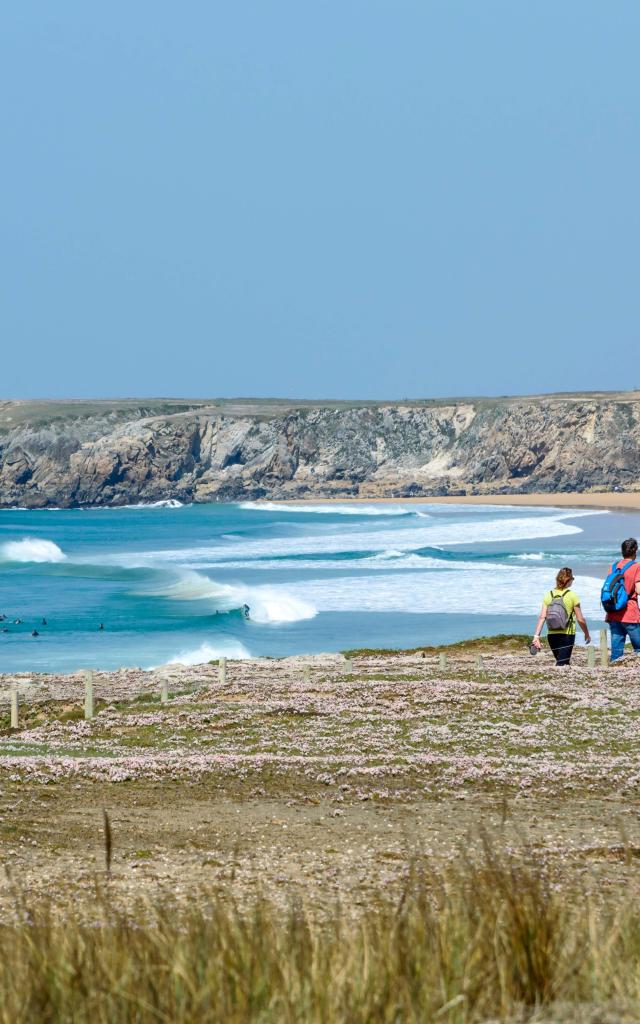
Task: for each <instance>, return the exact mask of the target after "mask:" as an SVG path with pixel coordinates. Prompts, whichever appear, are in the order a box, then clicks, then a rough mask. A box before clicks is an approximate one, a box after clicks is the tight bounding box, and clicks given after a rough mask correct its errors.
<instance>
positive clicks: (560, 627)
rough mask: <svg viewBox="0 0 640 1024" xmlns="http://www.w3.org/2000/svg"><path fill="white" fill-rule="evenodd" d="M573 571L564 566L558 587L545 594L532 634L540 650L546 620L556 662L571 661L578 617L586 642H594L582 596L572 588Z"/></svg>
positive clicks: (563, 663) (560, 573)
mask: <svg viewBox="0 0 640 1024" xmlns="http://www.w3.org/2000/svg"><path fill="white" fill-rule="evenodd" d="M572 583H573V573H572V571H571V569H569V568H567V567H566V566H565V568H564V569H561V570H560V572H559V573H558V575H557V576H556V586H555V590H550V591H549V592H548V593H546V594H545V595H544V598H543V600H542V608H541V610H540V618H539V619H538V624H537V625H536V631H535V633H534V635H533V646H534V647H536V648H537V649H538V650H540V646H541V645H540V632H541V630H542V627H543V626H544V624H545V622H546V623H547V640H548V641H549V647H550V648H551V650H552V651H553V655H554V657H555V659H556V665H568V664H569V663H570V661H571V654H572V652H573V645H574V644H575V642H576V620H577V622H578V625H579V626H580V629H581V630H582V632H583V633H584V639H585V643H587V644H588V643H591V636H590V635H589V627H588V626H587V621H586V619H585V617H584V615H583V614H582V609H581V607H580V598H579V597H578V595H577V594H576V593H575V591H574V590H571V584H572Z"/></svg>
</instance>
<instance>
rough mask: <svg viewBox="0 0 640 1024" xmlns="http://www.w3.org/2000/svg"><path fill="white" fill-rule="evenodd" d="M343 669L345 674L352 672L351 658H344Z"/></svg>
mask: <svg viewBox="0 0 640 1024" xmlns="http://www.w3.org/2000/svg"><path fill="white" fill-rule="evenodd" d="M344 671H345V673H346V675H348V676H350V675H352V673H353V662H352V660H351V658H345V659H344Z"/></svg>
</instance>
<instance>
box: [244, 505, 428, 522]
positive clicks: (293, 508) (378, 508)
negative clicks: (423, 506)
mask: <svg viewBox="0 0 640 1024" xmlns="http://www.w3.org/2000/svg"><path fill="white" fill-rule="evenodd" d="M240 508H243V509H247V510H250V511H252V512H294V513H296V515H300V513H304V512H308V513H312V514H313V515H326V516H413V515H419V516H420V517H421V518H423V519H424V518H428V514H427V513H426V512H416V511H415V510H414V509H410V508H405V507H404V506H403V505H383V504H380V505H358V504H356V503H354V504H353V505H334V504H333V503H332V502H327V504H326V505H324V504H323V505H289V504H282V505H281V504H279V503H278V502H275V501H243V502H242V504H241V505H240Z"/></svg>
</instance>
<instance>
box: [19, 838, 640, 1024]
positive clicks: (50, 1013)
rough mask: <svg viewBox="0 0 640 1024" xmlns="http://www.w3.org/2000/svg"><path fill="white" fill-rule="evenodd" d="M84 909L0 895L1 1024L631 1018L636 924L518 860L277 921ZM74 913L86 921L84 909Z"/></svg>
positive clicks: (639, 983) (214, 913) (621, 903)
mask: <svg viewBox="0 0 640 1024" xmlns="http://www.w3.org/2000/svg"><path fill="white" fill-rule="evenodd" d="M111 884H112V883H111V882H110V881H109V880H108V879H104V880H102V881H101V882H100V883H99V884H97V890H96V897H95V902H93V903H92V905H91V907H90V908H89V904H87V906H86V907H83V906H82V905H77V906H76V907H75V909H74V910H73V911H70V912H69V913H65V916H64V918H62V917H61V916H60V913H59V910H57V909H55V908H54V907H53V905H51V904H47V903H46V902H37V903H33V902H25V901H23V900H22V899H21V898H20V895H19V893H16V914H15V919H14V920H13V921H11V922H6V921H5V922H4V923H3V924H2V925H0V985H1V991H2V999H1V1001H0V1024H23V1022H24V1024H27V1022H29V1024H39V1022H41V1021H47V1022H49V1021H70V1022H71V1021H73V1022H74V1024H75V1022H78V1024H85V1022H86V1024H124V1022H127V1024H129V1022H136V1024H147V1022H152V1021H163V1022H167V1024H168V1022H180V1024H181V1022H204V1021H216V1022H217V1021H220V1022H225V1024H226V1022H228V1024H241V1022H248V1021H251V1022H260V1024H271V1022H280V1021H282V1022H287V1024H333V1022H344V1024H347V1022H349V1024H371V1022H377V1021H380V1022H385V1024H387V1022H388V1024H400V1022H405V1021H406V1022H415V1024H418V1022H420V1024H423V1022H429V1021H434V1022H435V1021H445V1022H450V1024H453V1022H455V1024H466V1022H476V1021H488V1020H512V1021H515V1020H518V1021H520V1020H537V1021H594V1022H595V1021H600V1022H602V1021H609V1020H611V1021H614V1020H615V1021H622V1020H635V1019H638V1016H640V917H639V915H638V909H639V908H637V907H635V906H633V905H630V904H629V902H628V901H626V900H625V899H624V895H623V894H622V893H620V891H619V890H618V891H617V894H616V895H611V896H606V897H604V896H601V895H599V894H597V895H596V898H591V897H588V896H586V895H585V894H584V893H583V892H581V890H580V889H579V888H578V887H576V886H573V885H571V886H568V885H567V883H566V882H565V883H558V882H557V881H554V880H553V878H552V877H551V875H550V874H549V872H548V871H547V870H546V869H545V868H544V867H543V866H542V865H541V864H539V863H537V862H536V860H535V859H534V858H533V857H530V856H525V857H515V856H511V855H508V854H499V853H497V852H496V850H495V849H494V848H492V847H491V846H489V845H488V844H487V845H486V846H485V855H484V857H483V858H482V859H481V861H480V862H471V861H469V860H466V859H464V858H461V859H459V860H458V861H456V862H455V863H453V864H452V865H450V866H449V867H448V868H447V869H446V870H444V871H438V870H436V869H434V868H432V867H430V866H429V865H426V866H425V865H424V864H420V863H415V864H414V865H412V867H411V869H410V870H409V873H408V875H407V879H406V883H405V884H404V888H403V891H402V893H401V896H400V898H399V899H395V900H390V899H388V898H387V897H386V896H385V894H384V892H380V893H378V894H377V895H376V896H375V898H373V899H370V898H367V900H366V903H365V905H364V907H346V906H342V907H341V906H339V905H338V904H337V903H336V904H335V905H332V906H330V907H328V908H326V907H325V909H324V911H323V912H322V913H320V914H319V913H318V912H317V910H314V911H313V912H312V911H311V910H310V909H309V908H308V907H306V906H305V905H304V903H303V902H301V901H300V902H297V901H295V900H293V901H291V902H290V903H289V905H288V907H287V908H286V909H285V910H283V909H282V908H281V907H280V906H277V905H276V904H275V903H273V902H272V901H271V900H269V899H268V898H266V897H265V896H264V895H260V894H256V896H255V899H253V900H252V901H251V903H250V904H249V905H248V906H247V905H246V904H243V905H242V906H240V905H239V904H237V903H236V902H234V898H233V894H232V892H219V893H217V894H216V893H211V892H210V893H207V892H206V891H204V890H203V891H202V892H201V893H200V894H199V896H198V898H197V899H194V900H193V901H192V902H191V903H190V904H189V905H188V906H186V907H182V908H181V909H177V908H176V907H174V906H170V905H162V904H157V905H152V904H149V903H145V904H140V905H138V906H137V907H136V908H135V912H127V913H124V912H122V911H116V910H114V909H113V907H112V906H111V905H110V895H109V894H110V886H111ZM89 909H90V912H89V913H88V910H89Z"/></svg>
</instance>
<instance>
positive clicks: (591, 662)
mask: <svg viewBox="0 0 640 1024" xmlns="http://www.w3.org/2000/svg"><path fill="white" fill-rule="evenodd" d="M587 667H588V668H595V667H596V649H595V647H594V646H593V644H589V646H588V647H587Z"/></svg>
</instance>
